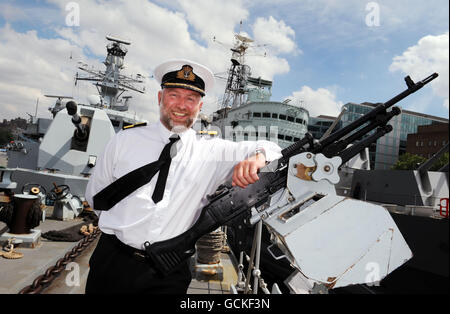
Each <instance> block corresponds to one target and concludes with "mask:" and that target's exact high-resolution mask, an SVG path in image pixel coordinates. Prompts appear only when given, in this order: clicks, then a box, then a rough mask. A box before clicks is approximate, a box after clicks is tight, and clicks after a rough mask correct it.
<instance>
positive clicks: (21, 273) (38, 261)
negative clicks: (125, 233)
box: [0, 212, 237, 294]
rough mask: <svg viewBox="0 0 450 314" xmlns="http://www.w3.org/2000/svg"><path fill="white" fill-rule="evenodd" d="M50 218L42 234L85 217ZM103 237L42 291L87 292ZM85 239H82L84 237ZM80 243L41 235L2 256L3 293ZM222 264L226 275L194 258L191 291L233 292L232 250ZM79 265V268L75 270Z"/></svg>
mask: <svg viewBox="0 0 450 314" xmlns="http://www.w3.org/2000/svg"><path fill="white" fill-rule="evenodd" d="M46 216H47V218H46V220H45V221H43V222H41V224H40V225H39V226H38V227H37V228H35V229H38V230H40V231H41V232H42V233H44V232H47V231H50V230H63V229H66V228H69V227H72V226H75V225H77V224H80V223H83V220H82V219H80V218H76V219H74V220H70V221H60V220H54V219H51V218H50V217H51V212H48V213H46ZM5 231H7V226H6V225H5V224H4V223H3V222H0V234H3V233H4V232H5ZM98 239H99V237H98V236H97V238H96V239H95V240H94V241H93V242H92V243H91V244H90V245H89V246H87V247H86V248H85V250H84V251H83V252H82V253H80V255H79V256H77V257H76V258H75V259H73V260H72V261H71V262H73V263H76V264H70V263H69V264H67V266H66V269H64V270H62V271H61V273H60V274H59V275H58V276H57V277H56V278H55V279H54V280H53V282H52V283H51V284H50V285H48V286H47V287H45V289H43V290H42V292H41V293H42V294H84V290H85V285H86V280H87V275H88V273H89V258H90V256H91V255H92V252H93V251H94V249H95V246H96V245H97V242H98ZM80 241H81V240H80ZM78 243H79V242H59V241H50V240H48V239H45V238H43V237H41V238H40V239H39V241H38V243H37V245H36V246H35V247H34V248H27V247H21V245H19V246H18V247H17V250H16V251H17V252H20V253H23V257H22V258H20V259H6V258H3V257H0V273H1V280H0V294H16V293H19V292H20V291H21V290H22V289H23V288H24V287H26V286H29V285H31V284H32V283H33V281H34V280H35V279H36V278H37V277H38V276H40V275H43V274H44V273H45V272H46V270H47V269H48V268H49V267H51V266H54V265H55V264H56V262H57V261H58V260H59V259H60V258H62V257H64V255H65V254H66V253H67V252H69V251H71V250H72V248H74V247H75V246H77V245H78ZM220 254H221V255H220V264H218V265H216V266H214V265H212V267H215V268H217V267H218V268H220V270H221V271H223V276H217V275H210V274H209V275H208V274H206V275H205V274H204V273H203V272H202V269H205V268H206V271H207V270H208V267H210V266H208V265H204V266H205V267H202V264H197V263H196V257H195V256H193V257H192V259H191V271H192V278H193V279H192V282H191V285H190V287H189V289H188V292H187V293H188V294H229V293H230V285H232V284H235V283H236V281H237V273H236V271H235V269H236V261H235V258H234V256H233V255H232V254H230V253H220ZM75 267H76V268H77V269H75Z"/></svg>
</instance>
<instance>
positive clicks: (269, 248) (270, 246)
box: [267, 243, 287, 261]
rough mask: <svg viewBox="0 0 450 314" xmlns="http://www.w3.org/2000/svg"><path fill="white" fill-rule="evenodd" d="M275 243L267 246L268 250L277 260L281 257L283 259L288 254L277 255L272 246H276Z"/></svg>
mask: <svg viewBox="0 0 450 314" xmlns="http://www.w3.org/2000/svg"><path fill="white" fill-rule="evenodd" d="M274 245H276V244H275V243H273V244H271V245H269V246H268V247H267V251H268V252H269V253H270V255H272V257H273V258H274V259H275V260H277V261H278V260H280V259H282V258H284V257H286V258H287V256H286V255H284V254H283V255H280V256H275V254H274V253H273V252H272V250H271V249H272V247H273V246H274Z"/></svg>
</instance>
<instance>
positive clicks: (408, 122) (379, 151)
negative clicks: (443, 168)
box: [342, 102, 448, 170]
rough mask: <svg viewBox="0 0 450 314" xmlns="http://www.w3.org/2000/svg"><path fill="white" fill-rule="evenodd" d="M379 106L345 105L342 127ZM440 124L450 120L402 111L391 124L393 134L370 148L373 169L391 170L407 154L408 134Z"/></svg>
mask: <svg viewBox="0 0 450 314" xmlns="http://www.w3.org/2000/svg"><path fill="white" fill-rule="evenodd" d="M377 105H378V104H373V103H368V102H365V103H362V104H356V103H347V104H345V105H344V106H343V107H345V108H346V109H347V111H346V112H345V113H344V115H343V116H342V127H345V126H346V125H348V124H350V123H352V122H353V121H355V120H357V119H358V118H360V117H361V116H362V115H364V114H366V113H368V112H370V111H371V110H372V109H373V108H374V107H376V106H377ZM438 123H447V124H448V119H445V118H441V117H436V116H431V115H427V114H423V113H418V112H414V111H409V110H402V113H401V114H400V115H398V116H395V117H394V118H392V119H391V120H390V122H389V124H390V125H392V127H393V130H392V132H390V133H388V134H386V135H385V136H383V137H381V138H380V139H379V140H378V141H377V143H376V145H372V146H371V147H370V148H369V152H370V166H371V169H376V170H380V169H386V170H387V169H390V168H391V166H392V165H394V164H395V163H396V162H397V160H398V156H399V155H402V154H404V153H405V152H406V144H407V137H408V134H412V133H417V130H418V127H419V126H421V125H431V124H438Z"/></svg>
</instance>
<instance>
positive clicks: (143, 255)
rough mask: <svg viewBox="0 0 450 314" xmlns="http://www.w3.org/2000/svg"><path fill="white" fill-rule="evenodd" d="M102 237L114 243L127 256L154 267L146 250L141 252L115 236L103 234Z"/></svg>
mask: <svg viewBox="0 0 450 314" xmlns="http://www.w3.org/2000/svg"><path fill="white" fill-rule="evenodd" d="M102 235H103V236H105V237H106V238H107V239H108V240H110V241H112V242H114V244H115V246H116V247H118V248H119V249H120V250H121V251H123V252H125V253H126V254H128V255H130V256H132V257H133V258H134V259H136V260H138V261H141V262H145V263H148V264H150V265H153V263H152V261H151V259H150V258H149V257H148V255H147V252H146V251H145V250H139V249H136V248H134V247H131V246H129V245H126V244H125V243H123V242H122V241H120V240H119V239H118V238H117V237H116V236H115V235H113V234H106V233H103V234H102Z"/></svg>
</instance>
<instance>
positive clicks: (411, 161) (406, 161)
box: [391, 153, 426, 170]
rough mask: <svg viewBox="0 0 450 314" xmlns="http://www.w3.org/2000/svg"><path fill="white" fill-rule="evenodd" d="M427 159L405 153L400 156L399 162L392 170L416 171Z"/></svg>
mask: <svg viewBox="0 0 450 314" xmlns="http://www.w3.org/2000/svg"><path fill="white" fill-rule="evenodd" d="M425 160H426V158H424V157H421V156H419V155H414V154H410V153H405V154H403V155H400V156H399V158H398V160H397V162H396V163H395V164H394V165H393V166H392V167H391V169H392V170H416V169H417V167H418V166H419V165H420V164H421V163H423V162H424V161H425Z"/></svg>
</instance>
